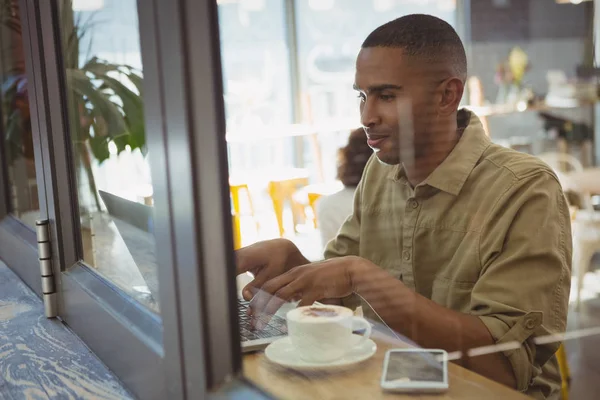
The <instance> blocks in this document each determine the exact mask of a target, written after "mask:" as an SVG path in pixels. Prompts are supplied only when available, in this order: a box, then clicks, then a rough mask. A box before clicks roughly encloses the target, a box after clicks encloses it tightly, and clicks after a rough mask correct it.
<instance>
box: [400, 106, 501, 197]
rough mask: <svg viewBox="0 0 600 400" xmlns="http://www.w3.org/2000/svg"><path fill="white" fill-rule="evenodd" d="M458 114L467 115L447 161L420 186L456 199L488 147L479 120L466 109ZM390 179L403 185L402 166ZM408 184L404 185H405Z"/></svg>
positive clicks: (404, 177) (403, 173)
mask: <svg viewBox="0 0 600 400" xmlns="http://www.w3.org/2000/svg"><path fill="white" fill-rule="evenodd" d="M459 112H467V113H469V114H470V117H469V123H468V125H467V126H466V128H465V130H464V132H463V134H462V136H461V138H460V140H459V141H458V143H457V144H456V146H454V149H453V150H452V151H451V152H450V154H449V155H448V157H446V159H445V160H444V161H443V162H442V163H441V164H440V165H439V166H438V167H437V168H436V169H435V170H434V171H433V172H432V173H431V175H429V177H428V178H427V179H425V181H424V182H422V183H421V184H420V185H429V186H432V187H434V188H437V189H439V190H442V191H444V192H447V193H450V194H452V195H454V196H457V195H458V194H459V193H460V191H461V189H462V187H463V185H464V184H465V182H466V180H467V178H468V177H469V175H470V174H471V171H472V170H473V168H475V165H476V164H477V162H478V161H479V159H480V158H481V156H482V155H483V152H484V151H485V150H486V149H487V148H488V146H489V145H490V144H491V141H490V139H489V137H488V136H487V135H486V133H485V130H484V129H483V125H482V123H481V121H480V120H479V118H478V117H477V116H476V115H475V114H474V113H472V112H471V111H469V110H467V109H461V110H460V111H459ZM390 177H391V178H392V179H394V180H398V181H403V182H404V181H406V174H405V172H404V167H402V165H398V166H396V168H394V169H393V171H392V172H391V174H390ZM406 183H407V184H408V181H406Z"/></svg>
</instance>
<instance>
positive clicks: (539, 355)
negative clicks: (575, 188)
mask: <svg viewBox="0 0 600 400" xmlns="http://www.w3.org/2000/svg"><path fill="white" fill-rule="evenodd" d="M483 226H484V228H483V230H482V231H481V235H480V238H479V240H480V243H479V257H480V261H481V266H482V269H481V274H480V278H479V280H478V281H477V283H476V284H475V286H474V287H473V291H472V295H471V304H470V309H471V314H473V315H476V316H478V317H479V318H480V319H481V321H482V322H483V323H484V324H485V325H486V327H487V329H488V330H489V331H490V333H491V335H492V337H493V338H494V340H495V341H496V343H497V344H506V347H505V350H504V355H505V356H506V357H507V358H508V360H509V362H510V364H511V365H512V368H513V371H514V374H515V378H516V382H517V388H518V389H519V390H521V391H526V390H528V388H529V386H530V385H532V382H533V381H534V380H535V379H536V377H538V376H539V375H540V374H541V371H542V368H543V366H544V365H545V364H546V363H547V362H548V360H550V359H551V357H552V356H553V355H554V353H555V352H556V350H557V349H558V347H559V345H560V343H558V342H553V343H544V344H536V340H535V338H537V337H541V336H545V335H550V334H553V333H561V332H564V331H565V328H566V320H567V308H568V299H569V290H570V279H571V251H572V242H571V228H570V217H569V210H568V207H567V204H566V200H565V197H564V194H563V192H562V189H561V187H560V184H559V183H558V181H557V179H556V177H555V176H554V174H553V173H552V172H550V171H545V170H542V171H537V172H536V173H533V174H531V175H529V176H526V177H522V178H517V177H515V179H514V182H513V184H512V185H511V186H510V187H509V188H508V189H507V190H506V192H505V193H504V195H502V196H501V197H500V198H499V199H497V202H496V205H495V206H494V208H493V211H492V212H491V214H490V215H489V216H488V217H487V220H486V221H485V223H484V224H483ZM539 342H543V341H539Z"/></svg>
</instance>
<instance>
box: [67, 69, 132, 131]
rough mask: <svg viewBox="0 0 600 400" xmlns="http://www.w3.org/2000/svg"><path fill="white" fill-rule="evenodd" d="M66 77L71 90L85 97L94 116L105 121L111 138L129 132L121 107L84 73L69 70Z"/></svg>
mask: <svg viewBox="0 0 600 400" xmlns="http://www.w3.org/2000/svg"><path fill="white" fill-rule="evenodd" d="M66 75H67V85H68V87H69V89H70V90H72V91H73V92H74V93H75V94H77V95H79V96H84V97H85V98H86V99H87V101H88V102H89V103H90V105H91V108H92V114H93V115H94V116H95V117H102V118H103V119H104V121H105V122H106V124H107V129H108V136H109V137H111V136H117V135H121V134H123V133H126V132H127V124H126V123H125V118H124V117H123V114H122V113H121V111H120V110H119V107H117V105H116V104H115V103H113V102H112V101H111V100H110V98H109V96H107V95H106V94H105V93H102V92H101V91H99V90H98V89H97V88H96V87H95V86H94V84H93V83H92V82H91V80H90V78H89V77H88V76H87V75H86V74H85V73H84V72H83V71H81V70H77V69H68V70H67V71H66Z"/></svg>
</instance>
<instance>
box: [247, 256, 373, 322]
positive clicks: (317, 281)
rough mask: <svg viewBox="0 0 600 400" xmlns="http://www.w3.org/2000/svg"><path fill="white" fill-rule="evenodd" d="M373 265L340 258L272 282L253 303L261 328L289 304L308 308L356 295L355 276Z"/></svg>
mask: <svg viewBox="0 0 600 400" xmlns="http://www.w3.org/2000/svg"><path fill="white" fill-rule="evenodd" d="M373 265H374V264H371V263H370V262H369V261H367V260H365V259H362V258H360V257H355V256H347V257H339V258H333V259H331V260H326V261H320V262H316V263H312V264H307V265H301V266H298V267H295V268H292V269H291V270H289V271H288V272H286V273H284V274H283V275H280V276H278V277H276V278H273V279H271V280H270V281H268V282H267V283H265V284H264V285H263V286H262V287H261V289H260V290H259V291H258V293H257V294H256V295H255V297H254V298H253V299H252V302H251V303H250V307H251V310H252V313H253V315H255V316H256V326H257V328H262V324H264V323H265V322H266V321H268V319H269V318H270V316H271V315H273V314H275V313H276V312H277V310H278V309H279V308H280V307H281V306H282V305H283V304H284V303H286V302H289V301H297V300H300V304H299V306H305V305H311V304H313V303H314V302H315V301H318V300H322V299H338V298H342V297H346V296H348V295H350V294H352V292H353V290H354V287H353V282H352V274H353V273H354V272H355V271H356V270H358V269H364V268H365V267H367V268H368V266H373Z"/></svg>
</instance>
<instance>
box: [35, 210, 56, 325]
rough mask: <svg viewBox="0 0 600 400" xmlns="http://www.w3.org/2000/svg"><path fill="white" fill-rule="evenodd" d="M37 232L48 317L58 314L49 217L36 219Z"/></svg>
mask: <svg viewBox="0 0 600 400" xmlns="http://www.w3.org/2000/svg"><path fill="white" fill-rule="evenodd" d="M35 229H36V233H37V243H38V254H39V256H38V258H39V260H40V272H41V275H42V295H43V300H44V311H45V313H46V318H54V317H56V316H57V315H58V307H57V306H58V304H57V296H56V281H55V279H54V270H53V269H52V246H51V245H50V222H49V221H48V220H47V219H44V220H37V221H35Z"/></svg>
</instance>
